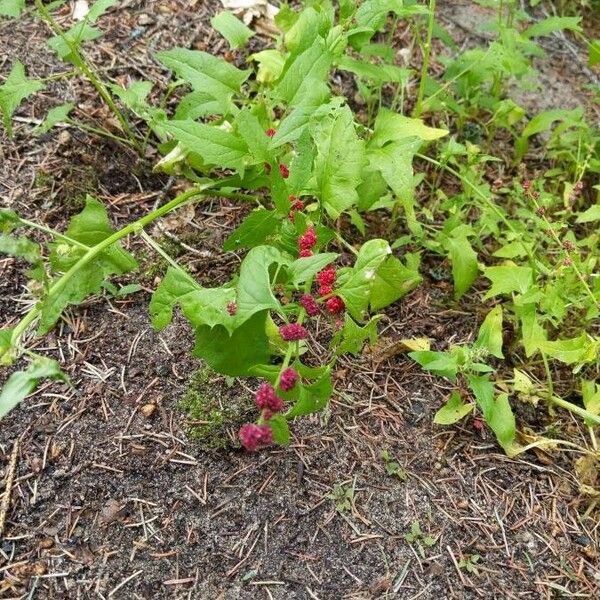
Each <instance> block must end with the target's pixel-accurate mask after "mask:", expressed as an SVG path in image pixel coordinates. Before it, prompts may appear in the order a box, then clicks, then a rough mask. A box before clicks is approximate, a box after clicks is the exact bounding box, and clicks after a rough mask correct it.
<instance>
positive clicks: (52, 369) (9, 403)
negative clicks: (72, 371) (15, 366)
mask: <svg viewBox="0 0 600 600" xmlns="http://www.w3.org/2000/svg"><path fill="white" fill-rule="evenodd" d="M46 377H49V378H51V379H59V380H62V381H65V382H68V381H69V378H68V377H67V375H65V374H64V373H63V372H62V371H61V370H60V365H59V364H58V363H57V362H56V361H55V360H51V359H49V358H45V357H43V356H38V357H36V358H35V359H34V360H33V361H32V362H31V364H30V365H29V367H27V370H25V371H17V372H15V373H12V374H11V376H10V377H9V378H8V380H7V381H6V383H5V384H4V387H3V388H2V391H1V392H0V418H2V417H4V416H5V415H7V414H8V413H9V412H10V411H11V410H12V409H13V408H14V407H15V406H16V405H17V404H19V402H21V400H23V399H24V398H25V397H26V396H28V395H29V394H31V392H33V391H34V390H35V388H36V387H37V384H38V382H39V381H40V379H44V378H46Z"/></svg>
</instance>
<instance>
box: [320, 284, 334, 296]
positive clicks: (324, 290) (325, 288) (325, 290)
mask: <svg viewBox="0 0 600 600" xmlns="http://www.w3.org/2000/svg"><path fill="white" fill-rule="evenodd" d="M331 292H333V288H332V287H331V286H330V285H322V286H320V287H319V296H320V297H321V298H322V297H323V296H329V294H331Z"/></svg>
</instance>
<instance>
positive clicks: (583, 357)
mask: <svg viewBox="0 0 600 600" xmlns="http://www.w3.org/2000/svg"><path fill="white" fill-rule="evenodd" d="M539 349H540V351H541V352H543V353H544V354H546V355H547V356H550V357H551V358H555V359H556V360H559V361H560V362H563V363H565V364H567V365H573V364H577V363H582V362H592V361H593V360H595V359H596V358H597V355H598V352H597V344H594V342H591V341H590V340H589V338H588V337H587V335H586V334H585V333H582V334H581V335H580V336H579V337H576V338H571V339H567V340H554V341H550V340H544V341H543V342H541V343H540V345H539Z"/></svg>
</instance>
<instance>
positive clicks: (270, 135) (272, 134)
mask: <svg viewBox="0 0 600 600" xmlns="http://www.w3.org/2000/svg"><path fill="white" fill-rule="evenodd" d="M265 133H266V134H267V135H268V136H269V137H273V136H274V135H275V134H276V133H277V131H276V130H275V129H273V128H272V127H269V129H267V130H266V131H265Z"/></svg>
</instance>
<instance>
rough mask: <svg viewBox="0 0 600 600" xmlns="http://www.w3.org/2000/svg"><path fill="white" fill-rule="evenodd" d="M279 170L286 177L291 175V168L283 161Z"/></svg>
mask: <svg viewBox="0 0 600 600" xmlns="http://www.w3.org/2000/svg"><path fill="white" fill-rule="evenodd" d="M279 172H280V173H281V176H282V177H283V178H284V179H287V178H288V177H289V176H290V170H289V169H288V168H287V165H284V164H283V163H282V164H280V165H279Z"/></svg>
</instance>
